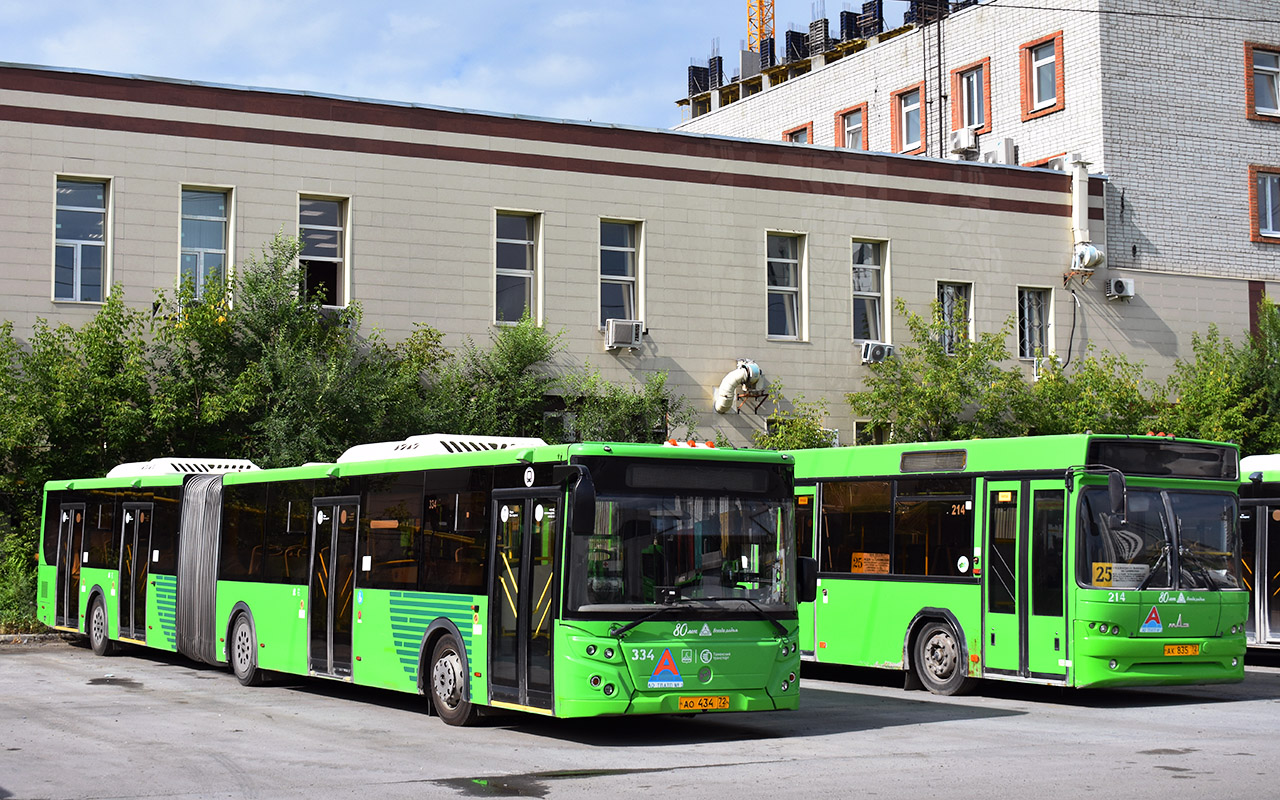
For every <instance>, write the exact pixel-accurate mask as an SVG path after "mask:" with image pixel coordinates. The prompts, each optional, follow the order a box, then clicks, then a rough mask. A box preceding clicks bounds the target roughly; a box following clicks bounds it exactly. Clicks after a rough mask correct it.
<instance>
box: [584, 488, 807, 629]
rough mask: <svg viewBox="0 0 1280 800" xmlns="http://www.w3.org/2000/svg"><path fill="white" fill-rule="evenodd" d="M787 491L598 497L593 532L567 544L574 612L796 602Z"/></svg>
mask: <svg viewBox="0 0 1280 800" xmlns="http://www.w3.org/2000/svg"><path fill="white" fill-rule="evenodd" d="M793 514H794V505H793V501H792V499H791V498H790V497H786V498H779V499H774V498H766V497H743V496H737V495H734V494H728V493H720V494H702V493H698V494H692V493H690V494H679V493H661V494H658V493H652V494H651V493H636V494H626V495H621V494H615V495H607V494H600V495H597V497H596V525H595V532H594V533H593V534H592V535H589V536H574V537H572V543H571V546H570V554H571V557H570V561H569V578H568V591H567V593H566V594H567V598H568V606H569V611H571V612H583V613H600V614H612V613H617V612H633V611H639V612H644V611H652V610H654V607H655V606H661V605H664V604H672V603H681V604H684V603H686V602H688V603H689V604H690V605H693V606H704V607H706V608H707V609H709V610H716V611H735V612H736V611H747V612H750V611H751V610H752V607H753V606H754V610H755V611H757V612H758V611H760V610H765V611H786V610H790V609H793V608H795V578H794V576H793V575H792V574H791V572H792V570H791V569H790V568H789V567H788V566H787V565H788V556H789V555H790V554H789V553H788V552H787V547H786V543H787V536H788V532H789V531H792V530H794V523H793V519H792V518H793Z"/></svg>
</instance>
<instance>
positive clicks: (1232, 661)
mask: <svg viewBox="0 0 1280 800" xmlns="http://www.w3.org/2000/svg"><path fill="white" fill-rule="evenodd" d="M1239 663H1240V659H1238V658H1234V657H1233V658H1232V659H1231V666H1233V667H1234V666H1236V665H1237V664H1239Z"/></svg>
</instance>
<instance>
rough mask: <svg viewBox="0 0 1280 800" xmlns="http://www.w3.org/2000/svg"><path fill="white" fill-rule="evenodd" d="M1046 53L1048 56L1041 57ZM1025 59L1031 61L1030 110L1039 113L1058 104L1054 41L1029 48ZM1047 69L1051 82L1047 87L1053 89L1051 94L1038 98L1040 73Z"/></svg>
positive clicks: (1056, 60) (1056, 57) (1056, 46)
mask: <svg viewBox="0 0 1280 800" xmlns="http://www.w3.org/2000/svg"><path fill="white" fill-rule="evenodd" d="M1045 52H1048V55H1047V56H1045V55H1042V54H1043V53H1045ZM1027 58H1029V59H1030V61H1031V75H1030V79H1031V100H1032V102H1031V110H1032V111H1039V110H1040V109H1042V108H1049V107H1050V106H1053V105H1056V104H1057V102H1058V44H1057V40H1056V39H1050V40H1049V41H1047V42H1042V43H1040V44H1038V45H1036V46H1035V47H1032V48H1031V52H1030V53H1028V54H1027ZM1044 69H1049V70H1051V72H1052V80H1050V81H1049V85H1050V86H1052V87H1053V94H1051V95H1049V96H1047V97H1041V96H1040V72H1041V70H1044Z"/></svg>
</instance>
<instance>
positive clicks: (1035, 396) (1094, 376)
mask: <svg viewBox="0 0 1280 800" xmlns="http://www.w3.org/2000/svg"><path fill="white" fill-rule="evenodd" d="M1044 363H1045V367H1044V370H1043V371H1042V372H1041V375H1040V379H1039V380H1037V381H1035V382H1034V383H1032V384H1031V386H1030V388H1029V389H1028V391H1027V393H1026V395H1025V397H1024V398H1023V400H1022V402H1021V405H1020V406H1019V408H1018V417H1019V419H1021V420H1022V422H1023V424H1024V425H1025V426H1026V429H1027V432H1028V433H1030V434H1033V435H1040V436H1047V435H1052V434H1062V433H1084V432H1086V431H1093V432H1094V433H1126V434H1140V433H1146V432H1147V431H1149V430H1151V426H1152V424H1153V419H1154V416H1155V413H1156V409H1157V408H1158V407H1159V406H1160V403H1161V397H1162V393H1161V391H1160V388H1159V387H1158V386H1156V385H1155V384H1154V383H1152V382H1151V381H1148V380H1146V379H1144V378H1143V377H1142V364H1141V363H1135V362H1132V361H1129V360H1128V359H1127V358H1125V357H1124V356H1122V355H1117V354H1115V353H1111V352H1107V351H1103V352H1102V353H1098V352H1096V351H1095V350H1094V348H1093V346H1092V345H1090V347H1089V349H1088V351H1087V352H1086V353H1085V355H1084V357H1083V358H1077V359H1075V360H1074V361H1072V362H1071V363H1070V364H1068V365H1065V366H1064V365H1062V364H1060V363H1058V362H1057V361H1055V360H1052V359H1049V360H1046V361H1045V362H1044Z"/></svg>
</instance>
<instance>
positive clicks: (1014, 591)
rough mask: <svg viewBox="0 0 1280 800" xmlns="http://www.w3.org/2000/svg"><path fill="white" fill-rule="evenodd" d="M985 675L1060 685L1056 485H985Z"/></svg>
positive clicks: (1060, 523) (1060, 506) (1063, 648)
mask: <svg viewBox="0 0 1280 800" xmlns="http://www.w3.org/2000/svg"><path fill="white" fill-rule="evenodd" d="M986 490H987V493H986V506H987V508H986V522H987V524H986V542H985V546H984V548H983V552H984V561H985V564H984V567H985V568H984V570H983V608H984V615H983V638H982V646H983V659H982V661H983V670H984V672H987V673H992V674H995V675H1009V676H1018V677H1023V678H1035V679H1037V680H1051V681H1065V680H1066V677H1067V665H1068V664H1069V663H1070V660H1069V654H1068V653H1067V635H1066V633H1067V631H1066V618H1065V613H1064V607H1065V603H1064V593H1065V586H1064V583H1063V580H1064V558H1065V552H1064V551H1065V539H1064V497H1063V496H1064V490H1063V488H1062V484H1061V483H1060V482H1057V481H1029V480H1024V481H988V482H987V484H986Z"/></svg>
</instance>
